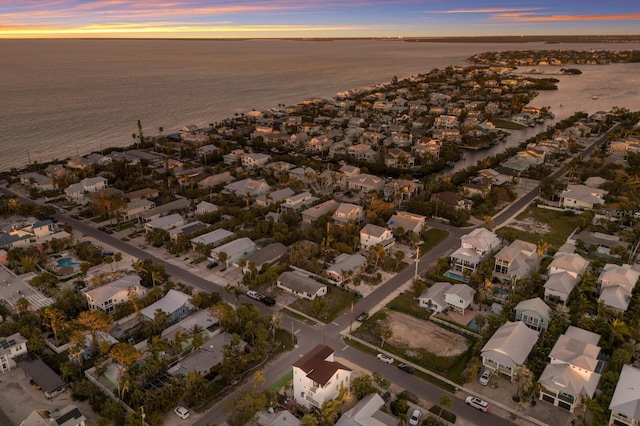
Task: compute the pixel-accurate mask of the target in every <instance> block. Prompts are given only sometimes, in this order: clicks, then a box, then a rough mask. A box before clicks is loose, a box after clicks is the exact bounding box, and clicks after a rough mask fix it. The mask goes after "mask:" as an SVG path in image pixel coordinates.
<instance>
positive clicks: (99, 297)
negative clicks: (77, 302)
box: [84, 275, 147, 314]
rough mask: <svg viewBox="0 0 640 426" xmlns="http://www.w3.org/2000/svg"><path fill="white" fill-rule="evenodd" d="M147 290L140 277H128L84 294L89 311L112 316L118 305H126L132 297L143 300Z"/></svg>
mask: <svg viewBox="0 0 640 426" xmlns="http://www.w3.org/2000/svg"><path fill="white" fill-rule="evenodd" d="M146 292H147V289H146V288H144V287H143V286H142V285H140V277H139V276H138V275H127V276H124V277H122V278H120V279H118V280H116V281H113V282H110V283H107V284H104V285H101V286H100V287H94V288H91V289H89V290H87V291H85V292H84V297H85V298H86V299H87V304H88V305H89V309H95V310H97V309H100V310H103V311H105V312H106V313H108V314H110V313H112V312H113V311H114V310H115V307H116V305H119V304H120V303H124V302H126V301H128V300H130V299H131V297H136V298H141V297H143V296H144V295H145V294H146Z"/></svg>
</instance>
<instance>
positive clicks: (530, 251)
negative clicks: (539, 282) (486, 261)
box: [492, 240, 538, 283]
mask: <svg viewBox="0 0 640 426" xmlns="http://www.w3.org/2000/svg"><path fill="white" fill-rule="evenodd" d="M494 258H495V266H494V268H493V274H492V275H493V277H494V278H497V279H498V280H500V281H501V282H508V283H513V282H514V280H521V279H525V278H529V277H530V276H531V274H532V273H533V272H534V270H535V268H536V266H537V265H538V252H537V247H536V245H535V244H533V243H529V242H527V241H522V240H515V241H514V242H512V243H511V244H509V245H508V246H507V247H504V248H502V250H500V251H499V252H498V253H497V254H496V255H495V257H494Z"/></svg>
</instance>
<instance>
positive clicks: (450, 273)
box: [442, 270, 469, 282]
mask: <svg viewBox="0 0 640 426" xmlns="http://www.w3.org/2000/svg"><path fill="white" fill-rule="evenodd" d="M442 275H444V276H445V277H448V278H453V279H454V280H456V281H460V282H468V281H469V277H465V276H464V275H462V274H459V273H457V272H454V271H451V270H449V271H447V272H445V273H444V274H442ZM465 278H466V279H465Z"/></svg>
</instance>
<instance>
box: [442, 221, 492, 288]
mask: <svg viewBox="0 0 640 426" xmlns="http://www.w3.org/2000/svg"><path fill="white" fill-rule="evenodd" d="M460 240H461V244H460V247H459V248H458V249H456V251H454V252H453V253H452V254H451V255H450V256H449V259H450V261H451V270H450V271H451V272H453V273H454V274H455V276H456V277H461V276H462V277H463V276H464V275H465V274H471V273H473V272H475V271H476V270H477V269H478V266H479V265H480V262H482V261H483V260H484V259H485V258H486V257H487V256H488V255H489V254H490V253H491V252H492V251H494V250H496V249H498V248H499V247H500V244H501V243H500V239H499V238H498V236H497V235H496V234H494V233H493V232H491V231H489V230H487V229H485V228H477V229H474V230H473V231H471V232H470V233H469V234H467V235H463V236H462V237H460Z"/></svg>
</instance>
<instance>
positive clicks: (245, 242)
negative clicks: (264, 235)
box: [210, 237, 256, 266]
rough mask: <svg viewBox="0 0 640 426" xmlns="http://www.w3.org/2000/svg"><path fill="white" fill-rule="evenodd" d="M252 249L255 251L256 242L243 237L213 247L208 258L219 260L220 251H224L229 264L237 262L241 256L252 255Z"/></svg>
mask: <svg viewBox="0 0 640 426" xmlns="http://www.w3.org/2000/svg"><path fill="white" fill-rule="evenodd" d="M254 251H256V243H254V242H253V241H252V240H251V239H250V238H247V237H243V238H238V239H235V240H233V241H230V242H228V243H226V244H223V245H221V246H220V247H216V248H214V249H213V250H211V256H210V258H211V260H212V261H217V260H220V253H225V254H226V255H227V260H226V264H227V266H228V265H229V264H234V263H237V262H238V261H239V260H240V259H242V258H243V257H247V256H250V255H252V254H253V252H254Z"/></svg>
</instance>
